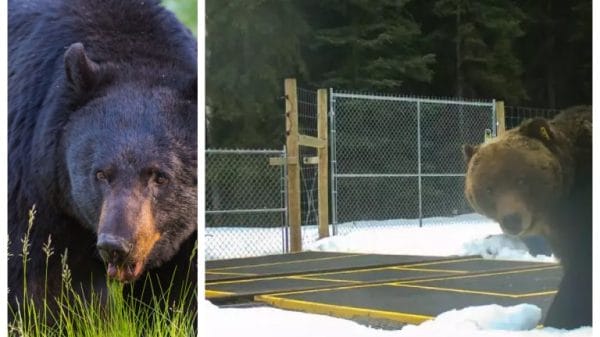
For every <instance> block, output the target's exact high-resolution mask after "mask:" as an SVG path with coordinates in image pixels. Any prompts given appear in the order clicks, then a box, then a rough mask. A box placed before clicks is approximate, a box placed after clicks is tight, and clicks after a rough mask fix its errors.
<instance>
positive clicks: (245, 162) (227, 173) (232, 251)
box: [205, 149, 289, 260]
mask: <svg viewBox="0 0 600 337" xmlns="http://www.w3.org/2000/svg"><path fill="white" fill-rule="evenodd" d="M205 155H206V172H205V174H206V192H205V193H206V218H205V221H206V226H205V228H206V240H205V242H206V247H205V252H206V259H207V260H216V259H225V258H238V257H248V256H259V255H267V254H279V253H285V252H288V251H289V242H288V237H289V236H288V227H287V200H286V195H287V194H286V178H285V176H286V173H285V170H286V166H285V165H280V166H272V165H269V159H270V158H273V157H280V158H282V159H283V158H285V151H284V150H212V149H208V150H206V152H205Z"/></svg>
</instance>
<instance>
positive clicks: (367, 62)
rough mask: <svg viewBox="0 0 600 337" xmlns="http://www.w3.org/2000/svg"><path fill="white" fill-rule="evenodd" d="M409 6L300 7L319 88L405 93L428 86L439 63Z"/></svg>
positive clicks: (332, 0) (362, 1)
mask: <svg viewBox="0 0 600 337" xmlns="http://www.w3.org/2000/svg"><path fill="white" fill-rule="evenodd" d="M408 2H409V0H400V1H397V0H383V1H367V0H348V1H341V0H328V1H316V0H313V1H303V2H301V4H300V8H302V10H303V12H304V13H305V17H306V20H307V22H309V24H310V26H311V29H312V30H311V33H310V34H309V35H308V37H307V40H306V43H305V45H306V48H305V49H304V52H305V54H304V55H305V59H306V62H307V64H308V65H309V69H310V71H309V78H308V80H309V82H310V83H312V84H313V85H314V86H319V87H336V88H350V89H353V90H371V91H384V92H395V93H397V92H400V91H402V90H403V89H404V91H406V86H407V84H409V83H412V82H429V81H430V80H431V78H432V75H433V72H432V70H431V67H432V65H433V64H434V62H435V57H434V55H433V54H432V53H429V52H426V51H424V48H423V44H422V43H421V30H420V27H419V25H418V24H417V23H416V22H415V21H414V20H413V18H412V17H411V16H410V14H409V13H408V12H407V10H406V8H405V7H406V6H405V5H406V4H407V3H408Z"/></svg>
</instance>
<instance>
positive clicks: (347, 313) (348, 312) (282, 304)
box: [255, 295, 433, 324]
mask: <svg viewBox="0 0 600 337" xmlns="http://www.w3.org/2000/svg"><path fill="white" fill-rule="evenodd" d="M255 300H256V301H260V302H265V303H268V304H270V305H272V306H274V307H277V308H281V309H288V310H296V311H302V312H309V313H315V314H324V315H332V316H336V317H341V318H354V317H356V316H361V317H370V318H375V319H388V320H393V321H398V322H402V323H408V324H419V323H422V322H424V321H426V320H429V319H432V318H433V317H432V316H425V315H417V314H411V313H403V312H393V311H384V310H374V309H364V308H356V307H350V306H341V305H333V304H324V303H316V302H308V301H301V300H292V299H287V298H279V297H276V296H269V295H262V296H257V297H255Z"/></svg>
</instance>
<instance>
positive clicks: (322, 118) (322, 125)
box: [317, 89, 329, 239]
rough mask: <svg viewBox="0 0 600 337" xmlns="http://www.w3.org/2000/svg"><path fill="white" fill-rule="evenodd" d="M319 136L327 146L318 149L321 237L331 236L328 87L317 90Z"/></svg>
mask: <svg viewBox="0 0 600 337" xmlns="http://www.w3.org/2000/svg"><path fill="white" fill-rule="evenodd" d="M317 137H318V138H319V139H320V140H322V141H324V142H325V146H322V147H319V148H318V149H317V157H319V181H318V189H319V190H318V203H319V239H322V238H325V237H328V236H329V199H328V195H329V194H328V191H329V186H328V180H329V165H328V163H329V159H328V158H327V157H328V156H327V154H328V150H327V145H328V144H327V89H319V90H318V91H317Z"/></svg>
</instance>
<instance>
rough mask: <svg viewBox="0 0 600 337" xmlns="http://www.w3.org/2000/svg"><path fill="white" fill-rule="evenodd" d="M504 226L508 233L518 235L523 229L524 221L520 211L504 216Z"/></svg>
mask: <svg viewBox="0 0 600 337" xmlns="http://www.w3.org/2000/svg"><path fill="white" fill-rule="evenodd" d="M501 225H502V228H503V229H504V231H506V232H507V233H508V234H513V235H517V234H519V233H520V232H521V230H523V223H522V219H521V215H520V214H519V213H513V214H509V215H507V216H504V217H503V218H502V224H501Z"/></svg>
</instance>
